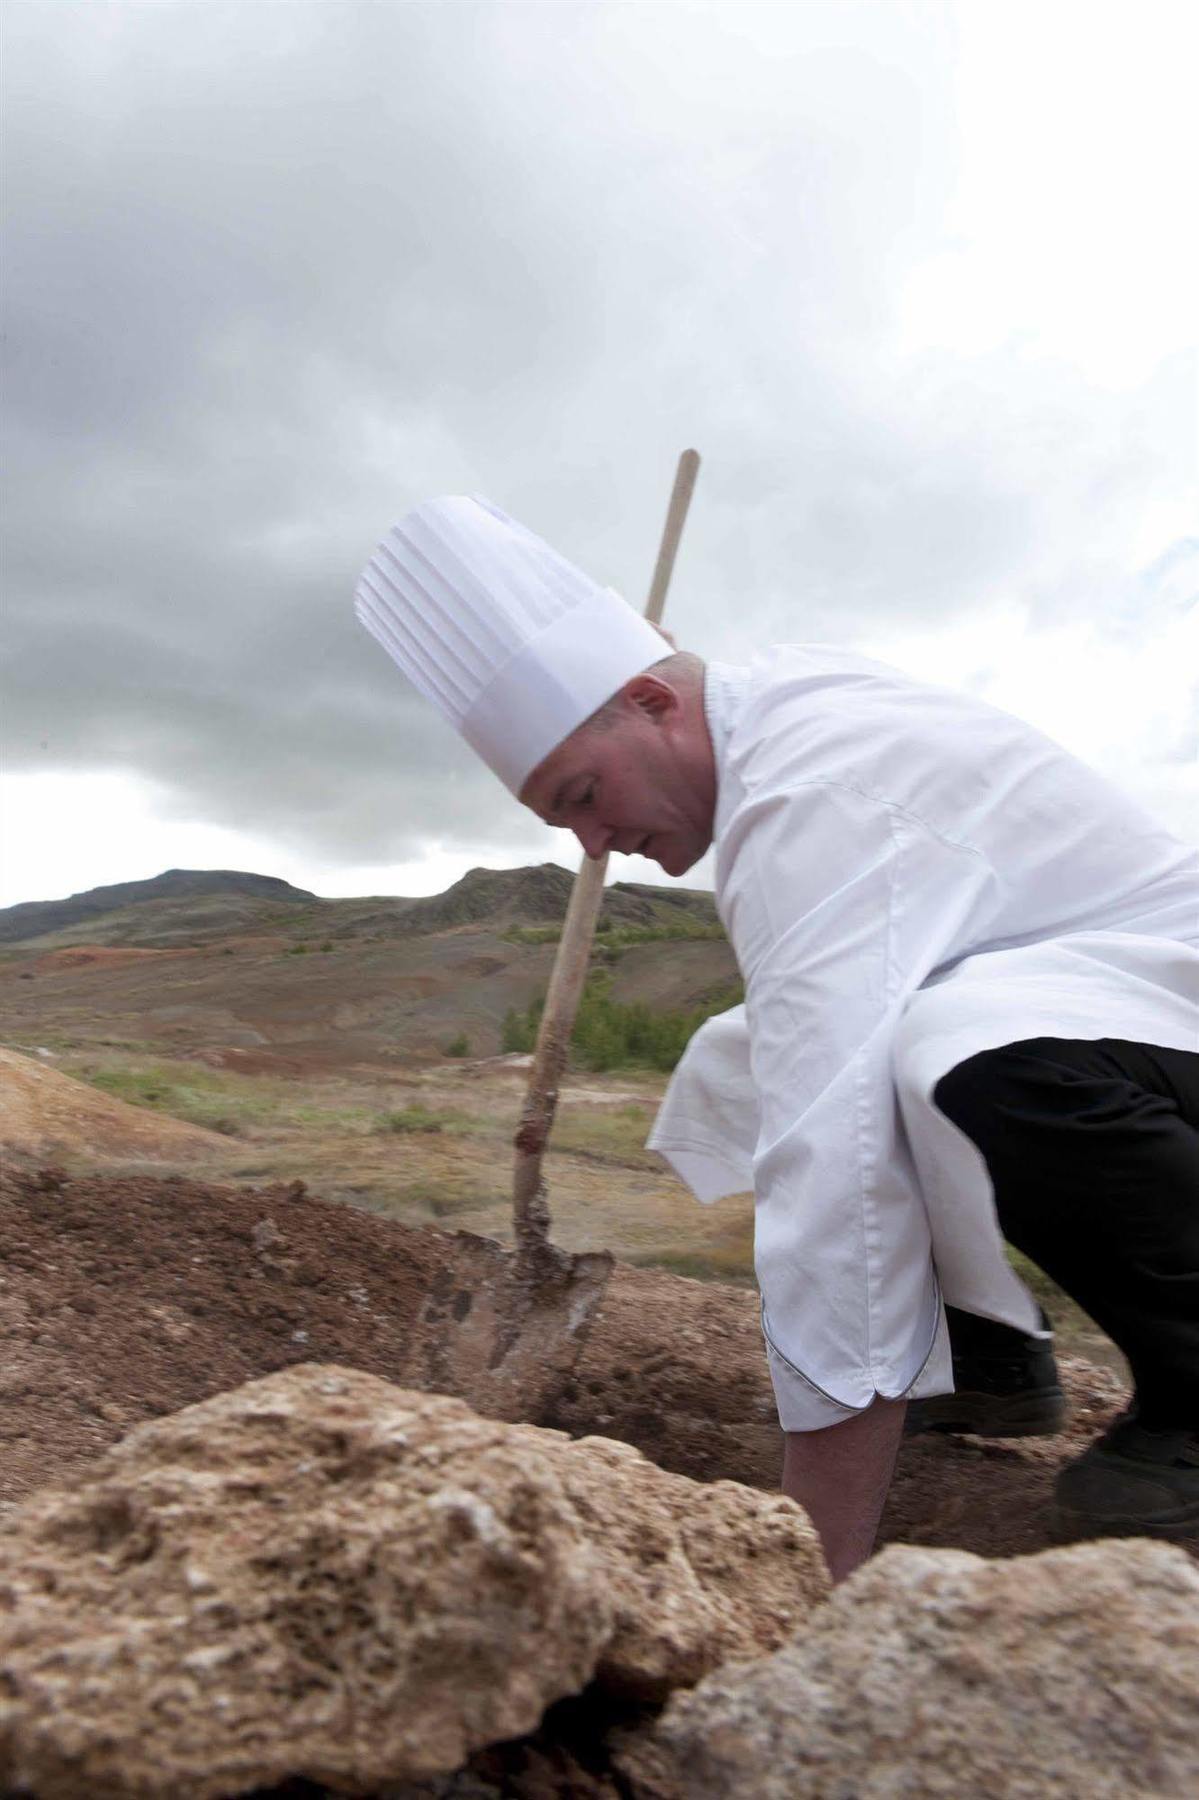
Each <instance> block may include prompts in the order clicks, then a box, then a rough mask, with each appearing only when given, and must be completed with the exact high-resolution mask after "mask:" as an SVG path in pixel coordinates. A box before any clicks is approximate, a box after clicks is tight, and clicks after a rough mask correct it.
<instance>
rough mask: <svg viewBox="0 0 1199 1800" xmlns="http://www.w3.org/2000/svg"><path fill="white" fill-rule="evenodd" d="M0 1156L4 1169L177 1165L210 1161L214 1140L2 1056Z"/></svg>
mask: <svg viewBox="0 0 1199 1800" xmlns="http://www.w3.org/2000/svg"><path fill="white" fill-rule="evenodd" d="M0 1074H2V1075H3V1078H4V1079H3V1086H2V1087H0V1148H2V1149H3V1152H4V1154H5V1157H6V1158H7V1159H8V1160H9V1161H22V1160H25V1161H28V1160H29V1159H34V1160H36V1159H37V1158H45V1157H53V1156H63V1155H67V1154H70V1153H72V1152H76V1151H83V1152H86V1153H87V1155H88V1156H90V1157H97V1158H101V1159H103V1158H109V1157H111V1158H112V1159H113V1160H119V1161H122V1162H124V1161H127V1160H129V1159H130V1158H137V1157H144V1158H146V1159H147V1160H150V1161H157V1162H183V1161H187V1160H189V1159H191V1158H198V1157H201V1156H211V1155H212V1151H213V1147H214V1145H219V1144H220V1142H221V1139H220V1137H219V1136H218V1134H217V1133H216V1132H212V1131H205V1130H204V1129H203V1128H202V1127H201V1126H199V1125H186V1124H184V1123H183V1122H182V1120H179V1119H168V1118H162V1117H160V1116H158V1115H157V1114H155V1113H151V1112H149V1111H148V1110H147V1109H146V1108H145V1107H142V1106H129V1105H127V1104H126V1102H125V1101H124V1100H114V1099H113V1098H112V1097H111V1095H109V1094H102V1093H98V1092H97V1090H96V1089H95V1088H91V1087H88V1085H87V1083H86V1082H83V1081H75V1080H74V1079H73V1078H72V1077H71V1076H70V1075H60V1074H59V1072H58V1070H57V1069H48V1068H46V1066H45V1065H44V1064H43V1063H40V1062H36V1061H35V1060H34V1059H33V1058H32V1057H30V1056H21V1055H20V1054H19V1052H17V1051H16V1050H6V1049H3V1048H0Z"/></svg>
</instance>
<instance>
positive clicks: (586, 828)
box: [575, 819, 612, 861]
mask: <svg viewBox="0 0 1199 1800" xmlns="http://www.w3.org/2000/svg"><path fill="white" fill-rule="evenodd" d="M575 836H576V837H577V838H578V840H579V842H580V844H582V846H583V849H584V850H585V851H586V853H587V855H588V856H590V857H591V858H592V859H593V860H596V861H598V859H599V858H600V857H601V856H602V855H603V854H604V851H605V850H606V849H607V848H608V845H609V844H610V843H611V842H612V833H611V830H610V829H609V827H608V826H607V825H601V824H600V823H599V821H598V820H596V819H588V820H586V822H585V823H584V824H582V825H576V826H575Z"/></svg>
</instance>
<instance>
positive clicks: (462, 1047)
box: [443, 1031, 470, 1056]
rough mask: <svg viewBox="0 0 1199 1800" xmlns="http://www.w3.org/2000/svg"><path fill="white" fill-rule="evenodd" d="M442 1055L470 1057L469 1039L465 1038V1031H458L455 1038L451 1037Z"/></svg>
mask: <svg viewBox="0 0 1199 1800" xmlns="http://www.w3.org/2000/svg"><path fill="white" fill-rule="evenodd" d="M443 1054H444V1055H446V1056H469V1055H470V1039H469V1038H468V1037H467V1035H466V1033H465V1031H460V1032H459V1033H458V1035H457V1037H452V1038H451V1039H450V1041H449V1043H448V1044H447V1045H446V1046H445V1050H444V1053H443Z"/></svg>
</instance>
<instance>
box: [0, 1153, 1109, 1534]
mask: <svg viewBox="0 0 1199 1800" xmlns="http://www.w3.org/2000/svg"><path fill="white" fill-rule="evenodd" d="M503 1260H504V1259H503V1257H502V1255H501V1253H500V1252H499V1251H498V1249H496V1247H494V1246H492V1245H490V1244H489V1243H488V1242H487V1241H486V1240H483V1239H479V1238H475V1237H472V1236H470V1234H468V1233H456V1234H452V1235H451V1234H448V1233H443V1232H438V1231H434V1230H432V1229H424V1228H419V1227H413V1226H406V1225H401V1224H399V1223H397V1222H395V1221H393V1220H388V1219H383V1218H379V1217H376V1216H374V1215H372V1214H368V1213H364V1212H358V1211H356V1210H355V1209H353V1208H350V1207H342V1206H339V1205H335V1204H332V1203H329V1202H326V1201H323V1200H321V1199H319V1198H316V1197H314V1196H312V1195H309V1194H307V1193H306V1192H305V1191H304V1187H303V1184H302V1183H300V1182H296V1183H293V1184H292V1185H291V1186H290V1187H284V1186H277V1187H269V1188H261V1189H256V1188H229V1187H215V1186H210V1185H206V1184H201V1183H198V1182H193V1181H189V1180H187V1179H184V1178H182V1177H168V1178H164V1177H161V1176H153V1177H151V1176H145V1177H137V1178H130V1177H121V1176H112V1177H101V1176H89V1177H80V1178H74V1179H72V1178H67V1177H64V1176H63V1175H62V1173H61V1172H60V1171H55V1170H42V1171H40V1172H39V1173H36V1174H11V1173H10V1174H8V1175H5V1176H3V1177H0V1266H2V1267H3V1269H4V1275H3V1278H2V1280H0V1401H2V1407H0V1438H2V1448H0V1502H9V1503H11V1502H14V1501H16V1500H18V1499H19V1498H20V1497H21V1495H23V1494H24V1493H26V1492H28V1491H29V1490H31V1489H32V1488H34V1487H35V1486H39V1485H41V1484H43V1483H46V1482H54V1481H61V1480H63V1479H65V1478H68V1477H69V1476H70V1475H71V1474H72V1473H73V1472H74V1471H76V1470H77V1469H79V1468H80V1467H81V1466H82V1465H83V1464H84V1463H86V1462H87V1461H89V1460H90V1459H91V1458H93V1457H94V1456H96V1455H97V1454H98V1453H99V1452H100V1451H102V1450H103V1449H104V1448H105V1447H106V1446H107V1445H108V1444H110V1443H112V1442H113V1441H114V1440H115V1439H117V1438H118V1437H120V1436H122V1435H124V1433H125V1432H126V1431H128V1430H129V1429H130V1428H131V1427H132V1426H133V1425H135V1424H138V1423H139V1422H140V1421H142V1420H144V1419H148V1418H152V1417H155V1416H156V1415H159V1414H161V1413H164V1412H169V1411H173V1410H174V1409H176V1408H178V1407H181V1406H185V1405H188V1404H190V1403H191V1402H192V1401H195V1400H199V1399H201V1398H203V1397H204V1396H206V1395H209V1394H213V1393H216V1392H218V1391H220V1390H221V1389H225V1388H231V1387H234V1386H236V1385H237V1384H238V1383H240V1382H242V1381H246V1380H249V1379H251V1378H252V1377H254V1376H258V1375H263V1374H266V1373H267V1372H268V1371H270V1370H273V1369H278V1368H282V1367H284V1366H285V1365H287V1364H289V1363H297V1362H314V1361H328V1362H338V1363H343V1364H348V1365H350V1366H352V1367H355V1368H360V1369H365V1370H369V1371H370V1372H372V1373H374V1374H378V1375H381V1376H384V1377H385V1378H387V1379H389V1380H393V1381H397V1382H399V1383H401V1384H402V1385H406V1386H411V1387H422V1388H439V1389H441V1390H442V1391H447V1392H456V1393H459V1394H461V1395H462V1396H463V1397H464V1398H466V1399H468V1400H472V1401H473V1402H474V1403H475V1404H476V1405H478V1406H479V1409H480V1410H481V1411H498V1410H500V1408H499V1406H498V1405H497V1404H496V1402H495V1400H494V1397H493V1396H494V1389H493V1388H491V1387H489V1386H488V1379H487V1369H486V1368H485V1367H484V1363H485V1362H486V1360H487V1358H486V1350H487V1344H486V1342H485V1341H484V1340H483V1338H482V1337H481V1336H480V1335H479V1333H480V1332H481V1329H482V1328H481V1327H478V1328H477V1329H476V1326H477V1322H478V1321H479V1320H480V1318H481V1317H482V1316H483V1315H484V1313H485V1312H486V1304H487V1302H486V1296H485V1294H484V1290H485V1289H487V1288H488V1287H489V1286H491V1287H493V1288H494V1286H495V1283H496V1269H497V1267H498V1265H499V1263H500V1262H502V1261H503ZM592 1260H593V1261H594V1262H596V1263H597V1264H599V1263H600V1262H602V1259H592ZM598 1279H599V1281H600V1300H599V1303H598V1305H597V1306H595V1307H594V1309H593V1311H592V1313H591V1316H590V1319H589V1321H588V1323H587V1324H586V1325H585V1326H584V1327H583V1328H582V1329H580V1330H579V1331H578V1332H577V1333H576V1334H575V1337H574V1338H573V1339H572V1340H571V1342H570V1344H569V1346H568V1348H567V1351H566V1353H565V1354H563V1355H559V1356H555V1357H551V1358H550V1359H549V1361H550V1363H552V1364H554V1365H555V1366H554V1367H553V1368H551V1369H549V1372H548V1375H547V1378H546V1379H545V1380H544V1381H542V1382H539V1383H534V1384H533V1387H534V1388H536V1389H538V1391H537V1392H535V1393H534V1392H533V1391H532V1390H530V1392H529V1396H528V1398H529V1402H530V1404H529V1405H528V1407H527V1410H526V1411H525V1413H524V1415H523V1416H526V1417H529V1418H531V1419H532V1420H533V1422H535V1423H540V1424H548V1425H556V1426H559V1427H562V1428H564V1429H567V1430H569V1431H571V1432H573V1433H576V1434H583V1433H587V1432H600V1433H602V1434H604V1435H606V1436H610V1437H616V1438H622V1439H625V1440H626V1441H628V1442H631V1443H635V1444H637V1445H638V1446H639V1448H641V1449H642V1450H644V1451H645V1452H646V1453H647V1454H648V1455H650V1456H651V1457H653V1458H654V1460H656V1461H658V1462H660V1463H661V1464H663V1465H664V1466H665V1467H668V1468H672V1469H677V1470H679V1471H680V1472H682V1473H685V1474H688V1475H691V1476H694V1477H696V1478H699V1479H708V1480H715V1479H727V1478H731V1479H735V1480H742V1481H748V1482H751V1483H754V1484H757V1485H760V1486H773V1485H774V1484H775V1482H776V1480H777V1473H778V1464H779V1438H778V1432H777V1429H776V1427H775V1424H774V1421H773V1411H772V1407H771V1403H770V1390H769V1383H768V1380H767V1377H766V1372H765V1366H764V1361H763V1358H762V1354H761V1345H760V1338H759V1335H758V1325H757V1316H756V1303H755V1300H754V1297H753V1295H752V1294H751V1293H749V1292H747V1291H746V1290H745V1289H744V1288H736V1287H726V1286H722V1285H719V1284H716V1283H703V1282H696V1281H690V1280H685V1279H683V1278H681V1277H678V1276H673V1275H668V1274H664V1273H660V1272H657V1271H652V1270H639V1269H632V1268H628V1267H626V1266H624V1265H621V1264H616V1265H614V1266H613V1267H612V1270H611V1273H610V1275H606V1274H605V1273H604V1271H603V1270H602V1269H601V1271H600V1275H599V1277H598ZM472 1304H473V1305H474V1312H473V1315H472V1310H471V1309H472ZM472 1331H474V1332H475V1347H474V1348H473V1349H472V1347H471V1345H472V1338H471V1334H472ZM472 1356H473V1357H474V1358H475V1362H476V1364H477V1368H475V1369H472V1362H471V1358H472ZM492 1360H494V1359H492ZM476 1377H477V1378H476ZM1064 1378H1065V1382H1066V1386H1067V1389H1068V1392H1069V1397H1070V1399H1071V1402H1072V1407H1071V1421H1070V1424H1069V1427H1068V1429H1067V1430H1066V1431H1064V1432H1063V1433H1062V1434H1061V1435H1060V1436H1058V1437H1054V1438H1047V1439H1039V1440H1025V1441H1019V1440H1017V1441H1013V1442H1007V1443H984V1442H983V1441H982V1440H979V1439H969V1438H923V1439H915V1440H910V1441H909V1442H908V1443H906V1444H905V1446H904V1448H903V1451H902V1454H901V1458H900V1467H899V1470H898V1472H897V1476H896V1480H895V1484H894V1488H893V1491H892V1496H891V1503H890V1506H889V1509H888V1513H887V1517H886V1520H885V1522H884V1530H883V1536H884V1538H885V1539H886V1540H892V1541H901V1542H913V1543H927V1544H947V1545H957V1546H960V1547H962V1548H966V1549H971V1550H975V1551H978V1552H980V1553H982V1554H984V1555H989V1556H1001V1555H1012V1554H1017V1553H1023V1552H1028V1551H1032V1550H1036V1549H1039V1548H1043V1547H1044V1546H1045V1545H1046V1544H1047V1543H1049V1542H1051V1541H1052V1537H1051V1528H1050V1518H1049V1502H1050V1494H1051V1489H1052V1482H1053V1477H1054V1474H1055V1472H1056V1470H1057V1469H1058V1468H1059V1467H1060V1466H1061V1464H1062V1463H1063V1461H1065V1460H1068V1459H1069V1458H1070V1457H1072V1456H1075V1455H1077V1454H1078V1452H1079V1450H1080V1449H1081V1447H1082V1446H1083V1445H1084V1444H1085V1443H1086V1442H1087V1441H1089V1439H1090V1438H1091V1437H1092V1436H1093V1435H1094V1434H1095V1433H1096V1432H1097V1431H1098V1430H1100V1429H1101V1428H1102V1427H1103V1425H1104V1424H1105V1422H1106V1421H1107V1420H1108V1419H1109V1418H1110V1417H1111V1416H1112V1414H1113V1413H1114V1412H1115V1411H1116V1410H1118V1408H1119V1406H1120V1405H1121V1404H1122V1401H1123V1389H1122V1387H1121V1384H1120V1382H1119V1381H1118V1379H1117V1378H1116V1377H1115V1376H1113V1375H1112V1374H1111V1373H1110V1372H1109V1371H1107V1370H1103V1369H1097V1368H1094V1367H1092V1366H1091V1365H1089V1364H1087V1363H1084V1362H1081V1361H1079V1360H1077V1359H1067V1360H1066V1361H1065V1363H1064ZM508 1416H514V1415H513V1414H512V1413H509V1414H508Z"/></svg>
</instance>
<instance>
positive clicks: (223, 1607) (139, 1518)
mask: <svg viewBox="0 0 1199 1800" xmlns="http://www.w3.org/2000/svg"><path fill="white" fill-rule="evenodd" d="M827 1585H828V1584H827V1575H826V1573H825V1569H824V1563H823V1559H822V1557H821V1554H820V1550H819V1547H818V1544H817V1540H816V1538H815V1535H814V1533H813V1531H812V1528H811V1526H810V1525H809V1524H808V1521H807V1520H806V1518H805V1517H804V1515H803V1514H802V1512H801V1511H800V1510H799V1508H798V1507H796V1506H794V1505H793V1504H792V1503H791V1502H790V1501H787V1500H784V1499H783V1498H782V1497H780V1496H770V1495H764V1494H761V1493H758V1492H756V1491H754V1490H752V1489H748V1488H741V1487H738V1486H736V1485H735V1484H733V1483H731V1482H720V1483H717V1484H716V1485H715V1486H713V1487H711V1488H709V1489H700V1488H699V1487H697V1485H696V1484H695V1483H693V1482H690V1481H688V1480H687V1479H686V1478H685V1477H682V1476H678V1475H669V1474H666V1473H665V1472H664V1471H662V1470H659V1469H657V1468H655V1467H654V1466H653V1465H652V1464H650V1463H648V1462H646V1461H645V1459H644V1458H643V1457H641V1456H640V1454H639V1453H638V1452H637V1451H635V1450H632V1449H630V1448H629V1447H628V1446H626V1445H621V1444H615V1443H611V1442H609V1441H607V1440H605V1439H595V1438H593V1439H589V1440H586V1441H583V1442H580V1443H572V1442H571V1441H570V1440H569V1439H568V1438H566V1437H565V1436H564V1435H563V1434H561V1433H558V1432H550V1431H542V1430H539V1429H537V1428H536V1427H534V1426H514V1425H505V1424H502V1423H499V1422H497V1421H494V1420H487V1419H482V1418H479V1417H477V1416H476V1415H475V1414H474V1413H472V1412H471V1411H470V1410H469V1408H468V1407H467V1406H466V1405H465V1404H464V1403H463V1402H461V1401H458V1400H451V1399H445V1398H442V1397H439V1396H435V1395H427V1394H419V1393H414V1392H410V1391H405V1390H403V1389H399V1388H396V1387H393V1386H392V1385H391V1384H389V1383H387V1382H384V1381H381V1380H379V1379H378V1378H377V1377H375V1376H371V1375H365V1374H362V1373H360V1372H357V1371H352V1370H348V1369H340V1368H337V1367H334V1366H331V1365H324V1366H322V1365H317V1364H307V1365H301V1366H300V1367H297V1368H292V1369H288V1370H286V1371H284V1372H282V1373H280V1374H277V1375H273V1376H269V1377H267V1378H266V1379H265V1380H261V1381H256V1382H251V1383H249V1384H247V1385H246V1386H245V1387H242V1388H238V1389H236V1390H235V1391H234V1392H232V1393H228V1394H221V1395H218V1396H217V1397H216V1398H215V1399H212V1400H209V1401H205V1402H203V1403H201V1404H200V1405H197V1406H192V1407H188V1408H187V1409H186V1410H185V1411H183V1412H180V1413H176V1414H173V1415H172V1416H170V1417H169V1418H165V1419H162V1420H158V1421H155V1422H154V1423H151V1424H149V1425H145V1426H142V1427H141V1428H139V1429H138V1430H137V1431H135V1432H134V1433H132V1434H131V1435H130V1436H129V1437H128V1438H127V1439H125V1441H124V1442H123V1443H121V1444H119V1445H117V1446H116V1447H115V1448H114V1449H113V1450H111V1451H110V1452H109V1453H108V1455H107V1456H106V1457H105V1458H103V1459H102V1461H100V1462H99V1463H97V1464H96V1465H94V1472H93V1473H92V1474H91V1477H90V1479H87V1480H85V1481H83V1482H82V1483H80V1484H79V1485H78V1486H77V1487H76V1488H75V1489H74V1490H72V1491H69V1492H68V1491H58V1490H47V1491H44V1492H43V1493H41V1494H38V1495H34V1496H33V1497H32V1498H31V1499H30V1500H29V1501H28V1502H27V1503H26V1504H25V1506H24V1507H23V1508H21V1509H19V1510H18V1511H17V1512H16V1513H15V1514H14V1516H13V1518H12V1520H11V1521H10V1522H9V1524H8V1527H7V1528H6V1530H5V1532H4V1534H3V1535H2V1536H0V1666H3V1668H4V1669H5V1671H6V1675H7V1687H6V1689H5V1690H3V1691H5V1692H6V1693H7V1696H8V1697H7V1699H3V1700H0V1788H2V1789H3V1791H5V1792H8V1791H11V1790H12V1789H14V1788H17V1789H19V1788H21V1787H24V1788H26V1789H28V1790H31V1791H32V1792H33V1793H35V1794H36V1795H37V1796H38V1800H67V1797H70V1800H78V1797H79V1796H81V1795H85V1794H86V1795H87V1796H88V1800H100V1797H101V1796H132V1795H135V1794H136V1795H138V1796H139V1797H141V1800H147V1797H149V1796H156V1795H161V1796H167V1795H169V1796H171V1800H202V1797H204V1796H217V1795H230V1794H237V1793H242V1792H245V1791H247V1790H249V1789H252V1788H254V1787H257V1786H265V1785H269V1784H270V1783H272V1782H278V1781H280V1780H283V1779H285V1778H286V1777H288V1776H293V1775H294V1776H303V1777H307V1778H308V1779H309V1780H312V1781H317V1782H325V1783H328V1784H329V1785H331V1786H336V1787H338V1788H339V1789H341V1790H344V1791H348V1792H354V1791H358V1792H369V1791H371V1790H373V1789H377V1788H378V1787H379V1786H381V1785H383V1784H386V1783H388V1782H396V1781H399V1780H403V1779H410V1778H425V1777H429V1776H436V1775H438V1774H440V1773H444V1772H448V1771H452V1770H454V1769H457V1768H458V1767H459V1766H460V1765H461V1764H462V1763H463V1762H464V1761H465V1759H466V1757H467V1756H468V1754H469V1753H470V1752H471V1751H472V1750H475V1749H477V1748H479V1747H480V1746H483V1745H486V1744H489V1743H493V1742H496V1741H499V1740H503V1739H508V1738H513V1737H518V1736H520V1735H521V1734H523V1733H526V1732H528V1731H530V1730H532V1729H533V1728H534V1727H535V1726H536V1725H537V1724H538V1722H539V1721H540V1719H541V1716H542V1713H543V1711H544V1709H545V1708H546V1706H547V1705H548V1704H549V1703H551V1702H552V1701H554V1700H555V1699H557V1698H559V1697H561V1696H563V1695H566V1694H571V1693H577V1692H578V1691H580V1690H581V1689H582V1688H583V1687H584V1686H586V1685H587V1684H588V1683H589V1682H591V1681H592V1680H593V1679H596V1678H598V1680H599V1681H600V1682H601V1683H606V1684H608V1685H609V1686H610V1687H612V1688H613V1689H614V1690H616V1691H617V1692H619V1693H621V1694H627V1695H632V1696H649V1697H660V1696H664V1695H665V1694H666V1693H668V1692H669V1690H670V1689H671V1688H672V1687H674V1686H677V1685H678V1684H679V1683H684V1682H693V1681H695V1680H697V1679H698V1678H699V1677H700V1676H702V1675H703V1674H704V1673H705V1672H706V1671H708V1670H710V1669H712V1668H714V1667H715V1666H716V1665H717V1664H718V1663H720V1662H721V1661H723V1660H724V1659H725V1658H727V1657H730V1656H741V1657H744V1656H751V1655H755V1654H762V1653H764V1652H767V1651H769V1650H772V1649H774V1648H776V1647H777V1646H778V1645H779V1644H781V1643H783V1642H785V1641H786V1640H787V1638H788V1637H789V1636H790V1634H791V1633H792V1632H793V1631H794V1629H795V1628H796V1626H797V1625H798V1623H799V1622H800V1620H801V1619H802V1618H803V1617H805V1615H806V1614H807V1612H808V1611H809V1610H810V1608H811V1607H812V1605H813V1604H814V1603H815V1602H816V1601H818V1600H819V1599H821V1598H822V1597H823V1596H824V1594H825V1593H826V1592H827Z"/></svg>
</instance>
